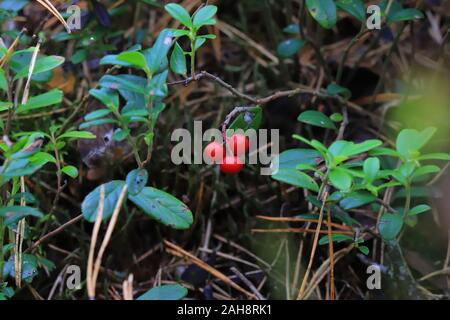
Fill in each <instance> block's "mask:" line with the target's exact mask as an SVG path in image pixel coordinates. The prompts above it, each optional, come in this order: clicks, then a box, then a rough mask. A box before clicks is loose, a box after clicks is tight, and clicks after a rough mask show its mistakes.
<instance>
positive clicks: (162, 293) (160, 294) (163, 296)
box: [137, 284, 188, 300]
mask: <svg viewBox="0 0 450 320" xmlns="http://www.w3.org/2000/svg"><path fill="white" fill-rule="evenodd" d="M187 293H188V290H187V289H186V288H185V287H183V286H180V285H179V284H166V285H163V286H159V287H154V288H152V289H150V290H148V291H147V292H146V293H144V294H143V295H141V296H139V297H138V298H137V300H180V299H183V298H184V297H185V296H186V295H187Z"/></svg>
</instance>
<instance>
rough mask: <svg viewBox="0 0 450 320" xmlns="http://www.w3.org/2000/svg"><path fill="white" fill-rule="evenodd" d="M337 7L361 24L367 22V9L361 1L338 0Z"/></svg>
mask: <svg viewBox="0 0 450 320" xmlns="http://www.w3.org/2000/svg"><path fill="white" fill-rule="evenodd" d="M336 6H337V7H338V8H339V9H342V10H344V11H345V12H347V13H348V14H350V15H352V16H354V17H355V18H356V19H358V20H359V21H361V22H364V21H365V20H366V9H365V8H364V3H363V2H362V1H361V0H338V1H337V2H336Z"/></svg>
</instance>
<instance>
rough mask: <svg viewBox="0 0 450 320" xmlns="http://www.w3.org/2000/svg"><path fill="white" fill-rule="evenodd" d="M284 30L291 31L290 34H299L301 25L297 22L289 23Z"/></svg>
mask: <svg viewBox="0 0 450 320" xmlns="http://www.w3.org/2000/svg"><path fill="white" fill-rule="evenodd" d="M283 32H286V33H289V34H299V33H300V27H299V25H298V24H296V23H292V24H290V25H288V26H287V27H286V28H284V29H283Z"/></svg>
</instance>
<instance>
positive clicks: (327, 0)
mask: <svg viewBox="0 0 450 320" xmlns="http://www.w3.org/2000/svg"><path fill="white" fill-rule="evenodd" d="M306 7H307V8H308V11H309V13H310V14H311V16H312V17H313V18H314V19H315V20H316V21H317V22H318V23H319V24H320V25H321V26H322V27H323V28H325V29H331V28H333V27H334V26H335V25H336V21H337V12H336V11H337V10H336V5H335V3H334V1H333V0H306Z"/></svg>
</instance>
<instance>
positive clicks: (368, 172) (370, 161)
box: [363, 158, 380, 182]
mask: <svg viewBox="0 0 450 320" xmlns="http://www.w3.org/2000/svg"><path fill="white" fill-rule="evenodd" d="M363 170H364V175H365V177H366V180H367V182H372V181H373V180H375V178H376V177H377V174H378V172H379V171H380V160H379V159H378V158H367V159H366V160H365V161H364V164H363Z"/></svg>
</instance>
